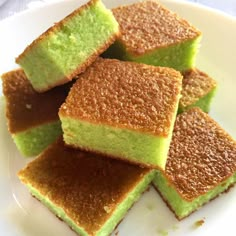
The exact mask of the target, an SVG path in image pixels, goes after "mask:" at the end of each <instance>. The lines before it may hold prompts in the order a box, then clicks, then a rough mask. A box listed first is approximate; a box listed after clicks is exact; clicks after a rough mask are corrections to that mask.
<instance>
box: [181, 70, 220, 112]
mask: <svg viewBox="0 0 236 236" xmlns="http://www.w3.org/2000/svg"><path fill="white" fill-rule="evenodd" d="M216 87H217V83H216V81H215V80H214V79H212V78H211V77H210V76H209V75H207V74H206V73H204V72H202V71H200V70H198V69H196V68H194V69H190V70H188V71H186V72H184V73H183V88H182V92H181V94H182V97H181V99H180V102H179V112H182V111H185V110H187V109H189V108H191V107H195V106H197V107H200V108H201V109H202V110H203V111H205V112H209V110H210V105H211V101H212V98H213V97H214V95H215V92H216Z"/></svg>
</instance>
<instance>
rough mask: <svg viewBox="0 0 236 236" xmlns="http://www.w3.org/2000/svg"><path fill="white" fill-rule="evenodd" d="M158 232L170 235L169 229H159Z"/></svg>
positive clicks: (164, 235) (163, 235) (165, 235)
mask: <svg viewBox="0 0 236 236" xmlns="http://www.w3.org/2000/svg"><path fill="white" fill-rule="evenodd" d="M157 232H158V234H159V235H161V236H168V235H169V233H168V231H167V230H164V229H159V230H158V231H157Z"/></svg>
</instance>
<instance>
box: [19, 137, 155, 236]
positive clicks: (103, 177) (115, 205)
mask: <svg viewBox="0 0 236 236" xmlns="http://www.w3.org/2000/svg"><path fill="white" fill-rule="evenodd" d="M18 176H19V178H20V180H21V181H22V182H23V183H24V184H25V185H26V186H27V187H28V188H29V190H30V192H31V193H32V195H33V196H35V197H36V198H37V199H39V200H40V201H41V202H42V203H43V204H44V205H46V206H47V207H48V208H49V209H50V210H51V211H52V212H53V213H54V214H56V215H57V216H58V217H59V218H61V219H62V220H63V221H65V222H66V223H67V224H68V225H69V226H70V227H71V228H72V229H73V230H74V231H75V232H77V233H78V234H79V235H81V236H95V235H96V236H108V235H109V234H111V232H112V231H113V230H114V228H115V227H116V225H117V224H118V223H119V222H120V221H121V220H122V219H123V217H124V215H125V213H126V212H127V211H128V209H129V208H130V207H131V206H132V205H133V204H134V202H135V201H137V200H138V198H139V197H140V195H141V194H142V193H143V191H145V189H146V188H147V187H148V185H149V183H150V182H151V181H152V179H153V176H154V171H153V170H150V169H146V168H140V167H137V166H133V165H130V164H128V163H125V162H121V161H118V160H113V159H108V158H103V157H98V156H97V155H96V154H93V153H88V152H82V151H80V150H76V149H72V148H69V147H66V146H65V145H64V143H63V141H62V139H59V140H58V141H57V142H56V143H54V144H53V145H51V146H50V147H49V148H48V149H47V150H46V151H45V152H44V153H42V154H41V155H40V156H39V157H38V158H37V159H35V160H34V161H32V162H31V163H29V164H28V166H27V167H26V168H25V169H23V170H21V171H20V172H19V174H18Z"/></svg>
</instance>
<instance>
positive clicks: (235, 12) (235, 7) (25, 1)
mask: <svg viewBox="0 0 236 236" xmlns="http://www.w3.org/2000/svg"><path fill="white" fill-rule="evenodd" d="M1 1H4V0H0V3H1ZM5 1H6V2H5V3H4V4H3V5H2V6H0V20H2V19H4V18H7V17H9V16H12V15H14V14H16V13H18V12H21V11H23V10H25V9H27V8H31V7H37V5H39V4H44V3H47V2H52V1H57V0H5ZM65 1H66V0H65ZM186 1H190V2H196V3H197V4H203V5H205V6H208V7H211V8H215V9H217V10H221V11H223V12H225V13H227V14H229V15H232V16H234V17H236V0H224V1H223V0H186Z"/></svg>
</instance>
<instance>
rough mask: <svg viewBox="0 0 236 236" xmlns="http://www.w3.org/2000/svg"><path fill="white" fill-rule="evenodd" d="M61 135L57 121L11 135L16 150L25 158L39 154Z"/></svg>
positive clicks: (59, 123) (59, 124)
mask: <svg viewBox="0 0 236 236" xmlns="http://www.w3.org/2000/svg"><path fill="white" fill-rule="evenodd" d="M60 135H62V129H61V122H60V121H59V120H57V121H54V122H50V123H48V124H44V125H40V126H37V127H34V128H31V129H29V130H27V131H24V132H19V133H16V134H13V140H14V142H15V143H16V146H17V148H18V150H19V151H20V152H21V154H23V155H24V156H26V157H32V156H36V155H38V154H40V153H41V152H42V151H43V150H44V149H45V148H46V147H47V146H48V145H49V144H51V143H53V142H54V141H55V140H56V139H57V138H58V137H59V136H60Z"/></svg>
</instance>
